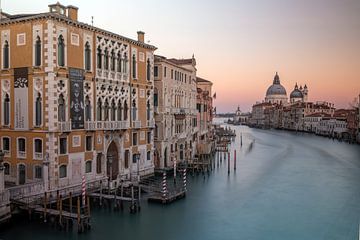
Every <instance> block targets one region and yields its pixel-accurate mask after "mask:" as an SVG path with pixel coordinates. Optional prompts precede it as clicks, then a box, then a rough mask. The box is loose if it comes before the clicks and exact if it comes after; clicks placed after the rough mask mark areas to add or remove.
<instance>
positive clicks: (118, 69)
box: [117, 52, 122, 72]
mask: <svg viewBox="0 0 360 240" xmlns="http://www.w3.org/2000/svg"><path fill="white" fill-rule="evenodd" d="M117 61H118V63H117V71H118V72H121V68H122V66H121V64H122V59H121V53H120V52H118V54H117Z"/></svg>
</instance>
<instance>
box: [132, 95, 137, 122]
mask: <svg viewBox="0 0 360 240" xmlns="http://www.w3.org/2000/svg"><path fill="white" fill-rule="evenodd" d="M136 113H137V108H136V101H135V99H134V100H133V102H132V120H133V121H136Z"/></svg>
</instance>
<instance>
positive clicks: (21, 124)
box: [14, 67, 29, 130]
mask: <svg viewBox="0 0 360 240" xmlns="http://www.w3.org/2000/svg"><path fill="white" fill-rule="evenodd" d="M28 82H29V79H28V69H27V68H26V67H25V68H15V69H14V99H15V102H14V106H15V112H14V118H15V119H14V122H15V129H16V130H28V129H29V115H28V106H29V99H28Z"/></svg>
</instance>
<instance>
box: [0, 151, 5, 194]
mask: <svg viewBox="0 0 360 240" xmlns="http://www.w3.org/2000/svg"><path fill="white" fill-rule="evenodd" d="M4 155H5V153H4V152H3V151H2V150H0V193H1V192H3V191H4V189H5V179H4V164H3V162H4Z"/></svg>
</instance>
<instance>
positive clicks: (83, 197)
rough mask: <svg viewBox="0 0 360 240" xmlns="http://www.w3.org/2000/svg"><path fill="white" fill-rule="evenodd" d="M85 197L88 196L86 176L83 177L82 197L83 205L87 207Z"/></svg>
mask: <svg viewBox="0 0 360 240" xmlns="http://www.w3.org/2000/svg"><path fill="white" fill-rule="evenodd" d="M85 195H86V182H85V176H84V175H83V176H82V184H81V196H82V204H83V206H85Z"/></svg>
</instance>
